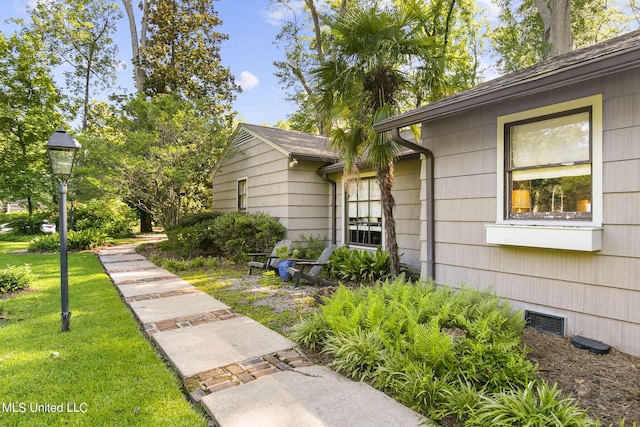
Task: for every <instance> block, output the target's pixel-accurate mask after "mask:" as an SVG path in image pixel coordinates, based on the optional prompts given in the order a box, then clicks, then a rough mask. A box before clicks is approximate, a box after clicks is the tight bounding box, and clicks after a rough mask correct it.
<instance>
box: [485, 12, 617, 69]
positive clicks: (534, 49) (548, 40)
mask: <svg viewBox="0 0 640 427" xmlns="http://www.w3.org/2000/svg"><path fill="white" fill-rule="evenodd" d="M495 3H496V5H497V6H498V7H500V10H501V12H500V22H501V24H500V25H498V26H497V27H496V28H495V30H493V31H492V32H491V33H490V35H489V37H490V39H491V43H492V45H493V48H494V49H495V50H496V51H497V52H498V53H499V55H500V58H499V60H498V66H499V67H500V69H501V70H502V71H503V72H513V71H516V70H519V69H521V68H524V67H528V66H531V65H534V64H536V63H537V62H539V61H541V60H543V59H545V58H548V57H550V56H553V55H556V54H558V53H561V52H563V51H567V46H568V49H569V50H571V49H573V48H582V47H586V46H589V45H592V44H594V43H598V42H600V41H603V40H607V39H610V38H612V37H615V36H617V35H620V34H622V33H623V32H625V31H626V29H627V27H626V23H627V22H629V17H628V16H626V15H625V14H624V13H623V12H622V11H621V10H620V9H618V8H617V7H614V6H611V5H610V4H608V3H606V2H604V3H603V2H601V1H598V0H573V2H572V3H569V2H568V1H567V4H566V9H568V8H571V11H570V13H568V12H566V13H564V12H563V13H562V17H561V18H562V20H564V19H566V18H567V17H570V24H566V23H565V24H563V26H562V28H561V29H560V30H557V29H555V30H552V27H551V24H552V22H554V20H555V22H558V20H559V19H558V17H557V16H556V17H555V18H554V19H552V18H551V15H550V14H551V13H552V12H553V10H554V8H555V10H557V9H562V10H564V9H563V8H565V6H562V5H555V2H554V3H540V0H496V1H495ZM538 3H540V4H538ZM540 10H542V13H541V12H540ZM545 21H546V23H545ZM558 33H560V35H558ZM557 39H561V40H562V41H557ZM568 40H572V43H570V44H567V43H568Z"/></svg>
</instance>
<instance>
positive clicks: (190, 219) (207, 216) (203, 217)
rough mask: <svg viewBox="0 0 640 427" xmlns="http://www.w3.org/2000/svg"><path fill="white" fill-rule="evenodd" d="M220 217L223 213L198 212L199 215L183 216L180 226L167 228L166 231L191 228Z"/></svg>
mask: <svg viewBox="0 0 640 427" xmlns="http://www.w3.org/2000/svg"><path fill="white" fill-rule="evenodd" d="M220 215H222V213H221V212H198V213H193V214H188V215H185V216H183V217H182V218H181V219H180V221H179V222H178V224H176V225H172V226H168V227H165V231H166V229H172V228H184V227H191V226H194V225H198V224H200V223H203V222H209V221H211V220H213V219H216V218H217V217H219V216H220Z"/></svg>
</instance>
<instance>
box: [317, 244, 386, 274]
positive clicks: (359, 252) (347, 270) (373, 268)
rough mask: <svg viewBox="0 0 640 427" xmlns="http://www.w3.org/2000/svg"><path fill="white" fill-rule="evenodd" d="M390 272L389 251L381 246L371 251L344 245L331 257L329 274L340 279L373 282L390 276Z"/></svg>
mask: <svg viewBox="0 0 640 427" xmlns="http://www.w3.org/2000/svg"><path fill="white" fill-rule="evenodd" d="M390 272H391V260H390V258H389V253H387V252H386V251H383V250H382V248H380V247H378V248H377V249H376V251H375V252H371V251H367V250H363V249H349V248H347V247H345V246H342V247H340V248H337V249H336V250H335V251H333V253H332V254H331V257H330V258H329V275H330V277H333V278H335V279H338V280H346V281H351V282H362V281H364V282H369V283H373V282H375V281H376V280H380V279H384V278H385V277H388V276H389V273H390Z"/></svg>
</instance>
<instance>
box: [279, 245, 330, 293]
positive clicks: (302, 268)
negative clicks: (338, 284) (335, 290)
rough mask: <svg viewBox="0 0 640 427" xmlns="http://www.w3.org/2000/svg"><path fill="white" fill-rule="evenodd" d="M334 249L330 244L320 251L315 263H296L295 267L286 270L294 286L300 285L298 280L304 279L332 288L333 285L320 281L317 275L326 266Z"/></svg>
mask: <svg viewBox="0 0 640 427" xmlns="http://www.w3.org/2000/svg"><path fill="white" fill-rule="evenodd" d="M335 248H336V245H331V244H330V245H329V246H327V247H326V248H325V249H324V250H323V251H322V254H321V255H320V257H318V259H317V260H316V261H298V262H296V263H295V265H293V266H291V267H289V268H287V273H289V275H290V276H291V277H292V278H293V280H295V284H296V285H299V284H300V279H305V280H307V281H309V282H311V283H313V284H316V285H323V286H333V285H334V284H333V283H331V282H328V281H326V280H324V279H322V278H321V277H319V276H318V274H319V273H320V271H322V267H324V266H325V265H327V261H329V257H330V256H331V254H332V253H333V250H334V249H335ZM307 269H308V270H309V271H308V272H306V270H307Z"/></svg>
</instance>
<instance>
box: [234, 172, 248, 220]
mask: <svg viewBox="0 0 640 427" xmlns="http://www.w3.org/2000/svg"><path fill="white" fill-rule="evenodd" d="M240 181H244V182H245V193H244V197H245V206H244V210H240V208H239V207H238V198H239V197H240V194H238V184H239V183H240ZM236 211H237V212H248V211H249V177H248V176H245V177H242V178H238V179H236Z"/></svg>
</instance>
